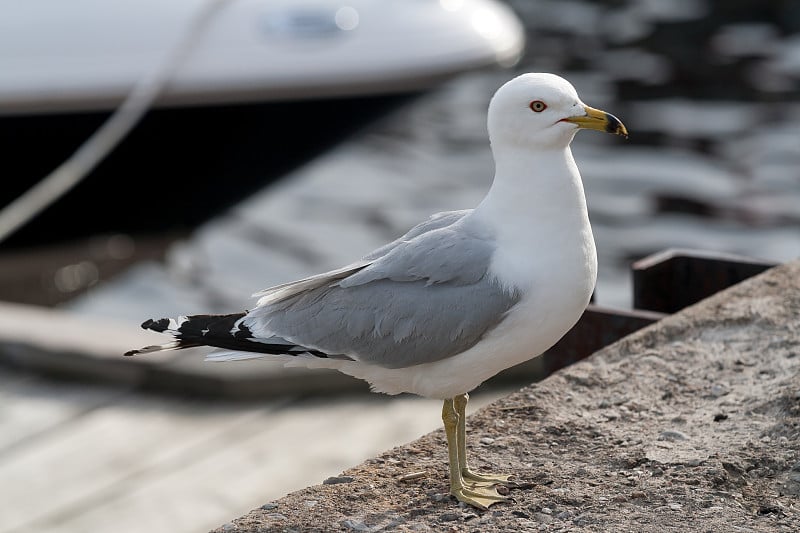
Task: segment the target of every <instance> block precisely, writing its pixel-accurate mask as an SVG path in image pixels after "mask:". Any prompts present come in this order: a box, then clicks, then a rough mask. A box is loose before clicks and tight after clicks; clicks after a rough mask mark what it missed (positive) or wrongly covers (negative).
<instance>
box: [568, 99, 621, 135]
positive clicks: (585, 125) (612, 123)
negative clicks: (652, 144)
mask: <svg viewBox="0 0 800 533" xmlns="http://www.w3.org/2000/svg"><path fill="white" fill-rule="evenodd" d="M584 109H585V110H586V114H585V115H581V116H579V117H569V118H565V119H562V121H563V122H572V123H573V124H577V126H578V127H579V128H581V129H587V130H597V131H605V132H607V133H616V134H617V135H622V136H624V137H625V138H626V139H627V138H628V130H627V129H626V128H625V125H624V124H623V123H622V122H620V120H619V119H618V118H617V117H615V116H614V115H612V114H611V113H606V112H605V111H600V110H599V109H595V108H593V107H589V106H588V105H587V106H584Z"/></svg>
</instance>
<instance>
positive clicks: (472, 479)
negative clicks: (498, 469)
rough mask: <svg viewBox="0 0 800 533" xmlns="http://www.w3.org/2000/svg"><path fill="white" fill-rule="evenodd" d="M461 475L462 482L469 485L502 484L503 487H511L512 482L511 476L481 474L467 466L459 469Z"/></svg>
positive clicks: (490, 485) (489, 485) (488, 485)
mask: <svg viewBox="0 0 800 533" xmlns="http://www.w3.org/2000/svg"><path fill="white" fill-rule="evenodd" d="M461 477H462V478H463V479H464V483H465V484H467V485H469V486H470V487H493V486H495V485H503V486H504V487H509V488H511V487H513V486H514V482H513V481H511V476H507V475H505V474H481V473H479V472H473V471H472V470H470V469H469V468H465V469H463V470H462V471H461Z"/></svg>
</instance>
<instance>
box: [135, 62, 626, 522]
mask: <svg viewBox="0 0 800 533" xmlns="http://www.w3.org/2000/svg"><path fill="white" fill-rule="evenodd" d="M487 124H488V131H489V140H490V144H491V149H492V154H493V156H494V161H495V175H494V180H493V182H492V185H491V187H490V188H489V191H488V193H487V194H486V197H485V198H484V199H483V200H482V201H481V202H480V203H479V204H478V206H477V207H475V208H474V209H467V210H462V211H450V212H444V213H438V214H435V215H433V216H431V217H430V218H429V219H428V220H426V221H424V222H422V223H420V224H418V225H417V226H415V227H413V228H412V229H411V230H409V231H408V232H407V233H406V234H405V235H403V236H402V237H400V238H399V239H397V240H395V241H393V242H390V243H388V244H386V245H385V246H383V247H381V248H378V249H377V250H375V251H373V252H372V253H370V254H368V255H367V256H365V257H364V258H363V259H361V260H360V261H357V262H355V263H352V264H350V265H347V266H345V267H342V268H339V269H337V270H332V271H330V272H325V273H323V274H319V275H316V276H312V277H309V278H305V279H301V280H298V281H294V282H291V283H286V284H283V285H278V286H275V287H271V288H268V289H266V290H263V291H261V292H258V293H256V294H255V295H254V297H258V298H259V300H258V303H257V305H256V306H255V307H254V308H253V309H251V310H249V311H246V312H242V313H234V314H227V315H194V316H181V317H178V318H177V319H172V318H162V319H158V320H152V319H151V320H147V321H145V322H144V323H143V324H142V327H143V328H145V329H149V330H153V331H156V332H162V333H167V334H170V335H172V336H173V338H174V339H173V340H172V342H169V343H166V344H162V345H158V346H148V347H145V348H142V349H139V350H132V351H130V352H127V353H126V354H125V355H136V354H142V353H148V352H154V351H159V350H168V349H181V348H188V347H192V346H211V347H215V348H217V349H219V350H218V351H216V352H214V353H211V354H210V355H209V356H208V357H207V360H212V361H234V360H242V359H253V358H264V359H271V360H275V361H279V362H282V363H283V364H285V365H286V366H295V367H306V368H329V369H335V370H338V371H340V372H343V373H344V374H348V375H350V376H354V377H356V378H360V379H362V380H365V381H367V382H368V383H369V384H370V387H371V389H372V391H374V392H381V393H385V394H390V395H394V394H400V393H412V394H416V395H419V396H423V397H428V398H437V399H441V400H443V401H444V404H443V407H442V421H443V423H444V428H445V434H446V437H447V446H448V456H449V478H450V493H451V494H452V495H453V496H454V497H455V498H456V499H458V500H459V501H462V502H465V503H467V504H469V505H472V506H474V507H477V508H480V509H487V508H488V507H489V506H490V505H493V504H495V503H498V502H506V501H509V500H508V498H506V497H505V496H503V495H501V494H500V493H499V492H498V490H497V487H498V486H499V485H506V486H509V485H512V482H511V476H507V475H497V474H487V473H479V472H476V471H473V470H472V469H471V468H470V467H469V465H468V462H467V454H466V425H465V409H466V405H467V402H468V400H469V396H468V393H469V392H470V391H471V390H473V389H474V388H475V387H477V386H478V385H480V384H481V383H482V382H483V381H485V380H486V379H488V378H490V377H492V376H494V375H495V374H497V373H498V372H500V371H502V370H504V369H506V368H509V367H511V366H513V365H516V364H518V363H522V362H523V361H526V360H528V359H531V358H533V357H536V356H538V355H540V354H542V353H543V352H544V351H545V350H547V349H548V348H550V347H551V346H552V345H553V344H555V343H556V342H557V341H558V340H559V339H560V338H561V337H562V336H563V335H564V334H565V333H566V332H567V331H568V330H569V329H570V328H572V326H573V325H575V323H576V322H577V321H578V319H579V318H580V316H581V314H582V313H583V311H584V309H585V308H586V306H587V304H588V303H589V299H590V297H591V294H592V291H593V290H594V286H595V282H596V279H597V254H596V250H595V244H594V238H593V236H592V228H591V226H590V224H589V216H588V211H587V207H586V199H585V196H584V192H583V184H582V182H581V177H580V174H579V172H578V167H577V166H576V164H575V160H574V159H573V157H572V152H571V150H570V143H571V142H572V139H573V138H574V136H575V133H576V132H577V131H578V130H580V129H589V130H598V131H604V132H608V133H614V134H617V135H622V136H625V137H626V138H627V135H628V132H627V130H626V128H625V126H624V125H623V124H622V123H621V122H620V121H619V119H617V118H616V117H615V116H613V115H611V114H609V113H606V112H604V111H600V110H597V109H594V108H591V107H589V106H587V105H586V104H584V103H583V102H582V101H581V99H580V98H579V97H578V93H577V92H576V90H575V88H574V87H573V86H572V85H571V84H570V83H569V82H568V81H567V80H565V79H563V78H561V77H559V76H556V75H554V74H549V73H527V74H522V75H520V76H518V77H516V78H514V79H512V80H510V81H508V82H507V83H505V84H504V85H503V86H502V87H500V88H499V89H498V90H497V92H496V93H495V94H494V96H493V97H492V99H491V101H490V103H489V110H488V120H487Z"/></svg>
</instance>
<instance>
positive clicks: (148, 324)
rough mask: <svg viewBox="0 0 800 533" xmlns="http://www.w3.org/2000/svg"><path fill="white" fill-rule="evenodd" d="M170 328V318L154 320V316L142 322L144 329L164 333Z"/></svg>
mask: <svg viewBox="0 0 800 533" xmlns="http://www.w3.org/2000/svg"><path fill="white" fill-rule="evenodd" d="M168 328H169V319H168V318H159V319H158V320H153V319H152V318H148V319H147V320H145V321H144V322H142V329H149V330H152V331H157V332H159V333H163V332H164V331H165V330H167V329H168Z"/></svg>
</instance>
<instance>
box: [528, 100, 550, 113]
mask: <svg viewBox="0 0 800 533" xmlns="http://www.w3.org/2000/svg"><path fill="white" fill-rule="evenodd" d="M528 107H530V108H531V111H533V112H534V113H541V112H542V111H544V110H545V109H547V104H545V103H544V102H542V101H541V100H534V101H533V102H531V103H530V104H528Z"/></svg>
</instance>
